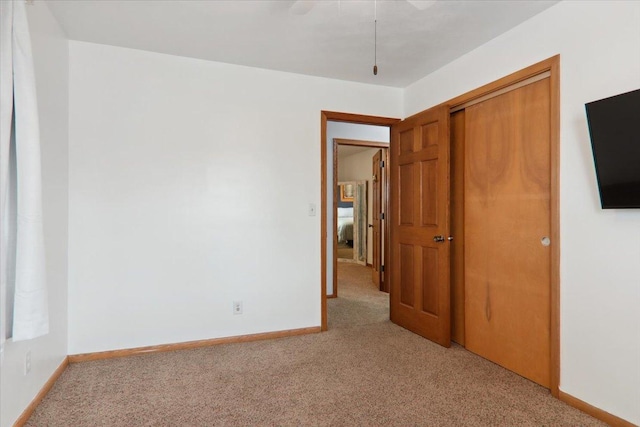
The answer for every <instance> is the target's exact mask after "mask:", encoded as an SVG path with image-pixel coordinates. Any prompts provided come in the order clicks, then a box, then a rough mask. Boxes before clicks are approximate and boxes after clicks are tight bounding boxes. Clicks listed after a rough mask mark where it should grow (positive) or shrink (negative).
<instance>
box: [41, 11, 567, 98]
mask: <svg viewBox="0 0 640 427" xmlns="http://www.w3.org/2000/svg"><path fill="white" fill-rule="evenodd" d="M375 3H376V4H375V5H374V1H373V0H340V1H339V0H315V1H314V0H307V1H305V0H302V1H293V0H274V1H272V0H235V1H229V0H208V1H174V0H160V1H158V0H102V1H97V0H93V1H92V0H55V1H53V0H49V1H47V4H48V6H49V8H50V9H51V11H52V12H53V14H54V15H55V16H56V18H57V19H58V21H59V22H60V24H61V25H62V27H63V28H64V29H65V31H66V32H67V35H68V36H69V38H70V39H73V40H81V41H88V42H94V43H102V44H108V45H114V46H122V47H128V48H134V49H142V50H148V51H153V52H160V53H167V54H172V55H180V56H188V57H194V58H201V59H207V60H212V61H219V62H227V63H232V64H239V65H247V66H252V67H260V68H268V69H273V70H280V71H288V72H293V73H300V74H308V75H314V76H323V77H330V78H335V79H342V80H351V81H358V82H364V83H372V84H379V85H384V86H395V87H406V86H407V85H409V84H411V83H413V82H414V81H416V80H419V79H420V78H422V77H424V76H425V75H427V74H429V73H430V72H432V71H434V70H436V69H438V68H440V67H442V66H443V65H445V64H447V63H449V62H451V61H452V60H454V59H456V58H458V57H460V56H461V55H463V54H465V53H467V52H469V51H471V50H473V49H474V48H476V47H478V46H480V45H482V44H483V43H485V42H487V41H489V40H491V39H492V38H494V37H496V36H498V35H500V34H502V33H504V32H505V31H507V30H509V29H510V28H513V27H514V26H516V25H518V24H519V23H521V22H523V21H525V20H527V19H529V18H531V17H532V16H534V15H536V14H538V13H540V12H541V11H543V10H544V9H546V8H548V7H550V6H552V5H553V4H555V3H557V0H553V1H541V0H533V1H532V0H498V1H489V0H482V1H479V0H472V1H449V0H439V1H426V0H425V1H424V2H423V1H422V0H411V1H407V0H377V2H375ZM412 3H413V4H412ZM421 3H422V4H421ZM414 4H417V5H418V6H419V7H416V6H415V5H414ZM374 6H376V7H377V19H378V36H377V37H378V49H377V58H378V59H377V63H378V69H379V72H378V75H377V76H374V75H373V73H372V68H373V62H374V26H373V19H374ZM421 9H423V10H421Z"/></svg>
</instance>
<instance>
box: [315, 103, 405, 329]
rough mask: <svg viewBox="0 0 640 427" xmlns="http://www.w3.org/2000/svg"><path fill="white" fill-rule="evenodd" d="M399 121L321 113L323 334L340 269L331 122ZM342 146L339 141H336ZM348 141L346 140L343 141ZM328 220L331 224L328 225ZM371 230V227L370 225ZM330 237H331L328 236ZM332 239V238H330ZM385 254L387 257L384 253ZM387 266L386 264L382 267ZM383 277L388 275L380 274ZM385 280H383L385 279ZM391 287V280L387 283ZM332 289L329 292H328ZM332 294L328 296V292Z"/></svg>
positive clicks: (384, 123) (377, 123)
mask: <svg viewBox="0 0 640 427" xmlns="http://www.w3.org/2000/svg"><path fill="white" fill-rule="evenodd" d="M398 121H399V119H395V118H388V117H377V116H365V115H358V114H349V113H340V112H331V111H322V112H321V135H320V138H321V140H320V147H321V152H320V158H321V207H320V216H321V223H320V224H321V225H320V229H321V239H320V242H321V243H320V247H321V257H320V258H321V279H320V282H321V285H320V292H321V293H320V298H321V299H320V301H321V330H323V331H326V330H327V298H331V296H332V295H333V294H334V289H333V284H334V283H337V269H336V268H335V263H334V256H335V254H336V252H337V248H336V246H335V245H336V243H337V231H336V228H337V221H336V218H335V216H334V214H333V212H334V211H335V207H334V206H335V205H336V203H337V201H336V199H337V192H336V191H334V188H336V186H334V185H331V184H332V182H335V183H336V184H337V181H338V179H337V177H336V176H335V173H334V172H335V171H336V169H335V167H334V163H335V162H334V160H335V159H336V155H337V154H336V152H335V151H336V149H337V144H335V142H334V141H333V139H335V138H333V137H332V138H330V139H328V138H327V135H328V132H327V124H328V122H337V123H345V124H349V123H351V124H361V125H372V126H382V127H387V128H388V127H389V126H390V125H392V124H393V123H396V122H398ZM337 139H338V141H337V142H339V140H340V138H337ZM342 139H347V138H342ZM329 215H331V217H329ZM328 218H331V221H330V222H328ZM367 226H368V224H367ZM329 233H331V234H329ZM330 236H331V237H330ZM383 237H384V242H385V243H384V245H387V244H388V231H386V232H385V233H384V236H383ZM384 253H388V252H387V251H384ZM382 264H384V262H383V263H382ZM381 274H382V275H383V276H384V275H385V274H386V272H382V273H381ZM383 280H384V279H383ZM384 281H385V282H387V283H388V280H384ZM328 288H329V289H328ZM328 291H329V292H328Z"/></svg>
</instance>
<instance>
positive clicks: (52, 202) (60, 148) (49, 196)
mask: <svg viewBox="0 0 640 427" xmlns="http://www.w3.org/2000/svg"><path fill="white" fill-rule="evenodd" d="M27 14H28V20H29V26H30V32H31V42H32V48H33V56H34V66H35V74H36V86H37V87H36V91H37V96H38V112H39V115H40V137H41V147H42V183H43V214H44V233H45V235H44V238H45V250H46V259H47V283H48V286H49V316H50V333H49V334H48V335H46V336H44V337H41V338H37V339H35V340H29V341H21V342H17V343H14V342H12V341H10V340H9V341H7V342H6V344H5V348H4V354H3V361H2V364H1V365H0V379H1V383H2V384H1V389H0V390H1V392H0V396H1V398H0V402H1V403H0V405H1V410H0V414H1V415H0V426H2V427H5V426H10V425H12V424H13V422H14V421H15V420H16V419H17V418H18V416H20V414H21V413H22V411H23V410H24V409H25V408H26V407H27V405H28V404H29V403H30V402H31V400H32V399H33V398H34V397H35V395H36V394H37V393H38V392H39V391H40V389H41V388H42V386H43V385H44V383H45V382H46V381H47V380H48V379H49V378H50V377H51V374H52V373H53V371H54V370H55V369H56V368H57V367H58V366H59V365H60V363H62V361H63V359H64V357H65V356H66V355H67V242H68V237H67V209H68V207H67V206H68V205H67V199H68V172H67V170H68V167H67V164H68V157H67V156H68V42H67V40H66V36H65V34H64V33H63V32H62V30H61V29H60V27H59V26H58V24H57V22H56V21H55V19H54V18H53V15H51V13H50V12H49V9H48V7H47V6H46V5H45V3H44V2H36V3H35V4H34V5H32V6H27ZM28 350H31V364H32V367H31V373H30V374H29V375H27V376H25V375H24V359H25V353H26V352H27V351H28Z"/></svg>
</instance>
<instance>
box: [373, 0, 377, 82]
mask: <svg viewBox="0 0 640 427" xmlns="http://www.w3.org/2000/svg"><path fill="white" fill-rule="evenodd" d="M373 75H374V76H377V75H378V1H377V0H373Z"/></svg>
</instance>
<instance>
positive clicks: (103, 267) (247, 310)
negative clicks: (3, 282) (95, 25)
mask: <svg viewBox="0 0 640 427" xmlns="http://www.w3.org/2000/svg"><path fill="white" fill-rule="evenodd" d="M401 95H402V91H401V90H399V89H393V88H385V87H375V86H371V85H364V84H357V83H351V82H342V81H336V80H329V79H323V78H315V77H309V76H301V75H295V74H288V73H282V72H274V71H268V70H261V69H256V68H249V67H240V66H234V65H229V64H221V63H214V62H207V61H202V60H196V59H190V58H182V57H175V56H169V55H162V54H156V53H150V52H143V51H136V50H131V49H124V48H117V47H109V46H103V45H96V44H90V43H84V42H70V155H69V158H70V164H69V169H70V170H69V179H70V191H69V192H70V194H69V204H70V206H69V265H70V270H69V309H70V310H69V353H70V354H76V353H83V352H94V351H102V350H113V349H120V348H130V347H138V346H146V345H154V344H161V343H174V342H181V341H189V340H198V339H207V338H215V337H223V336H233V335H242V334H251V333H258V332H265V331H276V330H285V329H295V328H304V327H312V326H319V325H320V218H321V216H320V215H317V216H315V217H310V216H309V215H308V207H309V204H310V203H314V204H316V205H317V206H318V207H319V206H320V138H319V136H320V111H321V110H331V111H355V112H359V113H363V114H372V115H382V116H398V115H399V114H400V112H401V109H402V98H401ZM235 300H242V301H243V302H244V314H243V315H235V316H234V315H233V314H232V301H235Z"/></svg>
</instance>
